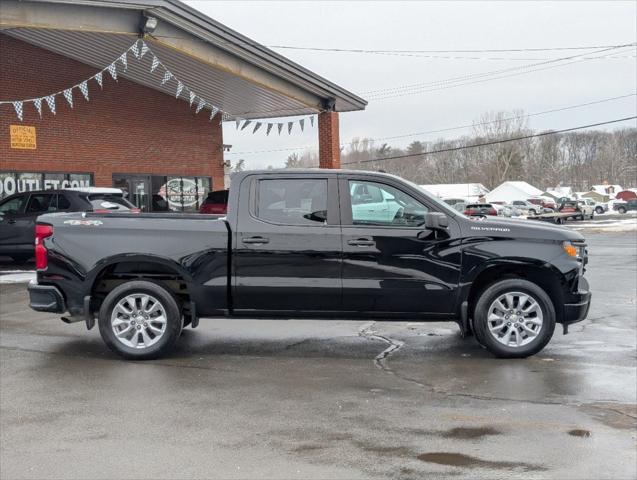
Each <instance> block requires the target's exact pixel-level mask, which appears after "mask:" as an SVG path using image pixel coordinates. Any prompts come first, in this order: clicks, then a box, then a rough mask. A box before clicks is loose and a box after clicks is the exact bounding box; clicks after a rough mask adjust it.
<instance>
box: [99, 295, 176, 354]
mask: <svg viewBox="0 0 637 480" xmlns="http://www.w3.org/2000/svg"><path fill="white" fill-rule="evenodd" d="M166 324H167V318H166V310H165V309H164V306H163V305H162V304H161V303H160V302H159V300H157V299H156V298H155V297H153V296H151V295H146V294H144V293H136V294H133V295H127V296H126V297H124V298H122V299H121V300H120V301H119V302H117V304H116V305H115V307H114V308H113V312H112V313H111V327H112V328H113V333H114V334H115V338H117V340H119V341H120V342H121V343H123V344H124V345H126V346H127V347H130V348H139V349H142V348H148V347H150V346H151V345H154V344H155V343H157V342H158V341H159V339H160V338H161V337H162V336H163V335H164V333H165V332H166Z"/></svg>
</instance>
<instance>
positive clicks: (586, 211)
mask: <svg viewBox="0 0 637 480" xmlns="http://www.w3.org/2000/svg"><path fill="white" fill-rule="evenodd" d="M557 211H558V212H560V213H571V214H572V215H570V216H569V217H567V219H568V218H572V219H574V220H584V219H585V218H586V217H588V218H591V219H592V218H593V217H594V216H595V210H594V209H593V207H592V206H590V205H587V204H586V202H584V201H582V200H569V201H568V202H564V203H562V204H561V205H560V206H559V207H558V209H557Z"/></svg>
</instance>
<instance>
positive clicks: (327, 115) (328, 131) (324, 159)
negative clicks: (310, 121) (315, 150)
mask: <svg viewBox="0 0 637 480" xmlns="http://www.w3.org/2000/svg"><path fill="white" fill-rule="evenodd" d="M318 132H319V167H320V168H341V145H340V140H339V131H338V112H321V113H319V115H318Z"/></svg>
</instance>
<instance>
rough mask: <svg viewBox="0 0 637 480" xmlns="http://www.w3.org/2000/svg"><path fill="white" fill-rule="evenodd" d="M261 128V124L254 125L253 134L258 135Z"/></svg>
mask: <svg viewBox="0 0 637 480" xmlns="http://www.w3.org/2000/svg"><path fill="white" fill-rule="evenodd" d="M260 128H261V122H257V123H255V124H254V130H252V133H257V130H259V129H260Z"/></svg>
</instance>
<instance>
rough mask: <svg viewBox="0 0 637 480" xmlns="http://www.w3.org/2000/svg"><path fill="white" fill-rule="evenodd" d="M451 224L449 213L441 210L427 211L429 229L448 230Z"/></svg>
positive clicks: (426, 222)
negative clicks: (446, 213)
mask: <svg viewBox="0 0 637 480" xmlns="http://www.w3.org/2000/svg"><path fill="white" fill-rule="evenodd" d="M448 226H449V219H448V218H447V215H445V214H444V213H441V212H427V213H425V228H427V229H429V230H446V229H447V227H448Z"/></svg>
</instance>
